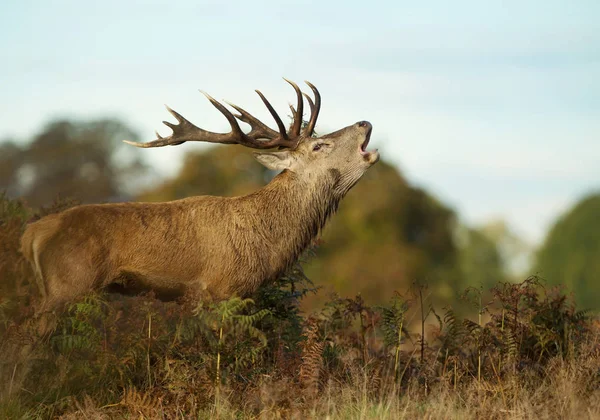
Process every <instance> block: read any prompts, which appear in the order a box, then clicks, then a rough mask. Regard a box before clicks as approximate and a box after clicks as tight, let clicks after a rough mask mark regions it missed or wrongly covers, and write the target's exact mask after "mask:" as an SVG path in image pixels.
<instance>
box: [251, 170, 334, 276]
mask: <svg viewBox="0 0 600 420" xmlns="http://www.w3.org/2000/svg"><path fill="white" fill-rule="evenodd" d="M339 180H340V176H339V172H338V171H335V170H331V171H328V172H327V173H326V174H324V175H320V176H302V177H300V176H298V175H297V174H295V173H294V172H291V171H288V170H285V171H283V172H282V173H280V174H279V175H277V176H276V177H275V178H274V179H273V180H272V181H271V182H270V183H269V184H268V185H267V186H265V187H264V188H262V189H260V190H258V191H256V192H255V193H253V194H250V195H248V196H246V197H244V199H245V200H248V203H249V204H251V207H254V217H253V218H252V222H251V225H252V227H251V228H252V229H253V230H254V234H255V235H258V237H259V238H260V239H258V238H257V237H256V236H254V239H258V240H255V241H254V246H255V247H259V248H256V252H257V253H258V252H261V254H260V255H261V257H262V259H263V261H265V264H268V266H266V267H264V268H265V269H266V270H265V271H266V272H265V273H264V274H265V275H266V278H264V280H269V279H273V278H275V277H277V276H278V275H280V274H282V272H283V271H285V270H286V269H287V268H289V267H290V266H291V265H292V264H293V263H294V262H295V261H296V260H297V258H298V257H299V256H300V254H301V253H302V251H304V250H305V249H306V248H307V246H308V245H309V244H310V243H311V241H312V240H313V239H314V238H315V237H316V236H317V234H318V233H319V231H320V230H321V229H322V228H323V226H324V225H325V222H326V221H327V219H328V218H329V216H331V215H332V214H333V213H334V212H335V211H336V210H337V207H338V204H339V202H340V200H341V199H342V197H343V196H344V195H345V191H344V192H343V193H342V194H340V191H339V188H338V191H336V187H337V186H338V183H339ZM250 214H253V213H250ZM265 257H266V258H265Z"/></svg>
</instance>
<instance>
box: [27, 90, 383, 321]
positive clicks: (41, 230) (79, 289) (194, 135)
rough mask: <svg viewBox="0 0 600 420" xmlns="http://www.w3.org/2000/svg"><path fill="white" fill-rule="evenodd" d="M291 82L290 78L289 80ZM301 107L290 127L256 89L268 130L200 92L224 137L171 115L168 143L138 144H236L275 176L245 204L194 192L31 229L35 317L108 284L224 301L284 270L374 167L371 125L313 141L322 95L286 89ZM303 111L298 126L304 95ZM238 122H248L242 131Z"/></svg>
mask: <svg viewBox="0 0 600 420" xmlns="http://www.w3.org/2000/svg"><path fill="white" fill-rule="evenodd" d="M286 81H287V80H286ZM287 82H288V83H290V84H291V85H292V87H293V88H294V90H295V91H296V95H297V100H298V104H297V106H296V108H294V107H293V106H291V105H290V108H291V110H292V116H293V121H292V124H291V126H290V128H289V130H287V131H286V128H285V126H284V124H283V122H282V121H281V118H280V117H279V116H278V115H277V113H276V112H275V110H274V109H273V107H272V106H271V104H270V103H269V101H267V99H266V98H265V96H264V95H263V94H262V93H261V92H260V91H258V90H257V91H256V92H257V93H258V95H259V96H260V98H261V99H262V101H263V102H264V104H265V106H266V107H267V109H268V110H269V112H270V113H271V115H272V116H273V118H274V119H275V122H276V123H277V127H278V130H277V131H275V130H273V129H271V128H269V127H268V126H267V125H265V124H264V123H262V122H261V121H259V120H258V119H257V118H255V117H253V116H252V115H251V114H249V113H248V112H246V111H245V110H243V109H242V108H240V107H238V106H236V105H233V104H229V105H230V106H231V107H232V108H234V109H235V110H236V111H237V112H238V113H239V114H237V115H234V114H232V113H231V112H230V111H229V110H228V109H227V108H226V107H225V106H223V105H222V104H221V103H219V102H217V101H216V100H215V99H213V98H212V97H211V96H209V95H208V94H206V93H204V95H206V97H207V98H208V100H209V101H210V102H211V103H212V105H214V107H215V108H217V109H218V110H219V111H220V112H221V113H222V114H223V115H224V116H225V118H227V120H228V121H229V124H230V125H231V131H230V132H229V133H214V132H210V131H206V130H203V129H201V128H199V127H196V126H195V125H194V124H192V123H191V122H189V121H188V120H186V119H185V118H184V117H182V116H181V115H180V114H178V113H177V112H175V111H173V110H172V109H170V108H168V107H167V109H168V110H169V112H170V113H171V114H172V115H173V116H174V117H175V119H176V120H177V121H178V124H172V123H170V122H166V121H165V122H164V124H165V125H167V126H168V127H170V128H171V129H172V131H173V132H172V134H171V135H170V136H168V137H161V136H160V135H158V133H157V136H158V138H157V139H156V140H154V141H151V142H148V143H134V142H129V141H126V143H128V144H131V145H133V146H137V147H161V146H167V145H178V144H182V143H185V142H186V141H203V142H210V143H223V144H241V145H243V146H247V147H251V148H254V149H273V148H278V150H276V151H268V152H267V151H263V152H255V157H256V159H257V160H258V161H259V162H260V163H262V164H263V165H264V166H266V167H267V168H269V169H272V170H275V171H281V173H279V174H278V175H277V176H275V177H274V178H273V180H272V181H271V182H270V183H269V184H267V185H266V186H265V187H263V188H261V189H259V190H258V191H255V192H253V193H251V194H249V195H246V196H241V197H213V196H198V197H189V198H185V199H182V200H177V201H171V202H165V203H113V204H90V205H81V206H77V207H73V208H71V209H69V210H66V211H64V212H62V213H58V214H53V215H49V216H46V217H44V218H42V219H40V220H39V221H36V222H34V223H32V224H30V225H29V226H28V227H27V229H26V230H25V233H24V234H23V238H22V243H21V246H22V248H21V249H22V252H23V254H24V255H25V257H26V258H27V260H29V262H30V263H31V265H32V267H33V269H34V270H35V274H36V278H37V282H38V286H39V289H40V293H41V295H42V304H41V305H40V307H39V308H38V313H41V312H45V311H50V310H52V309H54V308H56V307H57V305H59V304H62V303H64V302H67V301H69V300H71V299H73V298H75V297H77V296H80V295H82V294H85V293H86V292H89V291H91V290H94V289H100V288H103V287H106V286H109V285H112V284H116V285H120V286H122V287H124V288H128V287H130V288H133V289H136V290H138V289H143V290H152V291H154V292H155V293H156V294H157V295H158V296H160V295H161V294H164V295H165V296H169V297H175V296H186V297H188V298H191V299H201V298H204V297H209V298H212V299H224V298H228V297H230V296H232V295H234V294H235V295H240V296H247V295H249V294H252V293H253V292H254V291H256V290H257V288H258V287H259V286H260V285H261V284H263V283H264V282H266V281H269V280H272V279H275V278H276V277H277V276H279V275H280V274H282V273H283V272H284V271H285V270H286V269H287V268H288V267H289V266H290V265H291V264H292V263H293V262H294V261H295V260H296V259H297V258H298V256H299V254H300V253H301V252H302V251H303V250H304V249H305V248H306V247H307V246H308V245H309V243H310V242H311V240H312V239H313V238H314V237H315V236H316V235H317V234H318V232H319V231H320V229H321V228H323V226H324V224H325V222H326V221H327V219H328V217H329V216H330V215H331V214H332V213H333V212H334V211H335V210H336V208H337V206H338V203H339V201H340V200H341V199H342V197H344V195H345V194H346V193H347V192H348V191H349V190H350V188H352V186H354V184H356V182H357V181H358V180H359V179H360V178H361V176H362V175H363V174H364V173H365V171H366V170H367V169H368V168H369V167H370V166H371V165H373V164H374V163H376V162H377V161H378V160H379V154H378V152H377V151H376V150H375V151H371V152H369V151H366V147H367V144H368V143H369V138H370V135H371V128H372V126H371V124H370V123H368V122H366V121H360V122H357V123H356V124H353V125H350V126H348V127H346V128H342V129H341V130H338V131H335V132H333V133H330V134H327V135H325V136H322V137H318V138H317V137H313V130H314V128H315V124H316V121H317V117H318V115H319V108H320V106H321V98H320V95H319V92H318V91H317V89H316V88H315V87H314V86H313V85H312V84H310V83H308V82H306V83H307V85H308V86H309V87H310V88H311V89H312V91H313V93H314V102H313V100H312V99H311V98H310V97H309V96H308V95H306V94H303V93H302V92H301V91H300V88H299V87H298V86H297V85H296V84H295V83H293V82H290V81H287ZM302 95H304V96H306V99H307V101H308V104H309V105H310V110H311V116H310V120H309V121H308V123H307V124H306V126H304V128H303V127H302V125H303V121H302V115H303V113H302V112H303V96H302ZM236 119H237V120H240V121H242V122H244V123H246V124H248V125H249V126H250V131H249V132H247V133H245V132H243V131H242V129H241V128H240V126H239V124H238V122H237V121H236Z"/></svg>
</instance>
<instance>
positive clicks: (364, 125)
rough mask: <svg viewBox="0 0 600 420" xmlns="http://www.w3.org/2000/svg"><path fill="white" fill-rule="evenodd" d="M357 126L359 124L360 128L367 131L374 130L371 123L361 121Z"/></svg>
mask: <svg viewBox="0 0 600 420" xmlns="http://www.w3.org/2000/svg"><path fill="white" fill-rule="evenodd" d="M356 124H358V126H359V127H362V128H366V129H367V131H368V130H370V129H371V128H373V126H372V125H371V123H370V122H369V121H359V122H357V123H356Z"/></svg>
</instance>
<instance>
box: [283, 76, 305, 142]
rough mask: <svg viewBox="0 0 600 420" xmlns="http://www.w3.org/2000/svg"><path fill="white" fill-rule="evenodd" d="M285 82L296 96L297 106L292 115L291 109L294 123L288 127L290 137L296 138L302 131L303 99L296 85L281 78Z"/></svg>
mask: <svg viewBox="0 0 600 420" xmlns="http://www.w3.org/2000/svg"><path fill="white" fill-rule="evenodd" d="M283 80H285V81H286V82H288V83H289V84H290V85H292V87H293V88H294V90H295V91H296V96H297V98H298V106H297V107H296V112H295V113H294V108H292V107H291V106H290V108H292V114H293V117H294V121H293V122H292V126H291V127H290V137H292V138H296V137H298V136H300V130H301V129H302V116H303V114H304V109H303V108H304V99H303V98H302V91H301V90H300V88H299V87H298V85H297V84H296V83H294V82H292V81H291V80H288V79H286V78H285V77H284V78H283Z"/></svg>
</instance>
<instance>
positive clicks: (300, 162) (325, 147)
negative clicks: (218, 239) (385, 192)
mask: <svg viewBox="0 0 600 420" xmlns="http://www.w3.org/2000/svg"><path fill="white" fill-rule="evenodd" d="M284 80H285V81H286V82H288V83H289V84H290V85H292V87H293V88H294V90H295V91H296V96H297V107H296V108H294V107H293V106H292V105H290V109H291V111H292V117H293V121H292V124H291V126H290V128H289V129H288V130H286V128H285V125H284V124H283V121H282V120H281V118H280V117H279V115H278V114H277V112H276V111H275V109H274V108H273V106H272V105H271V104H270V103H269V101H268V100H267V98H266V97H265V96H264V95H263V94H262V93H261V92H260V91H259V90H256V93H257V94H258V95H259V96H260V98H261V99H262V101H263V102H264V104H265V106H266V107H267V109H268V110H269V112H270V113H271V115H272V116H273V118H274V119H275V123H276V124H277V128H278V130H277V131H275V130H273V129H271V128H270V127H268V126H267V125H265V124H264V123H262V122H261V121H259V120H258V119H257V118H255V117H254V116H252V115H251V114H250V113H248V112H247V111H245V110H244V109H242V108H240V107H239V106H237V105H234V104H231V103H227V104H228V105H229V106H231V107H232V108H233V109H235V110H236V111H237V112H238V114H233V113H231V112H230V111H229V110H228V109H227V108H226V107H225V106H224V105H223V104H221V103H220V102H218V101H217V100H215V99H214V98H213V97H211V96H210V95H208V94H207V93H205V92H202V93H203V94H204V95H205V96H206V97H207V98H208V100H209V101H210V102H211V104H213V106H214V107H215V108H217V109H218V110H219V111H220V112H221V113H222V114H223V115H224V116H225V118H226V119H227V121H228V122H229V124H230V125H231V131H230V132H229V133H214V132H210V131H206V130H203V129H201V128H199V127H196V126H195V125H194V124H192V123H191V122H189V121H188V120H187V119H185V118H184V117H183V116H181V115H180V114H179V113H177V112H176V111H174V110H172V109H171V108H169V107H168V106H167V110H168V111H169V112H170V113H171V114H172V115H173V116H174V117H175V119H177V121H178V124H172V123H170V122H168V121H163V123H164V124H165V125H166V126H167V127H169V128H171V129H172V130H173V133H172V134H171V135H170V136H168V137H162V136H160V135H159V134H158V132H157V133H156V135H157V139H156V140H154V141H151V142H148V143H137V142H131V141H125V142H126V143H128V144H131V145H133V146H136V147H143V148H147V147H162V146H174V145H179V144H182V143H185V142H187V141H202V142H209V143H222V144H241V145H243V146H247V147H250V148H253V149H273V148H278V149H279V150H277V151H269V152H256V153H254V155H255V157H256V159H257V160H258V161H259V162H260V163H261V164H263V165H264V166H266V167H267V168H269V169H272V170H276V171H281V170H285V169H287V170H289V171H291V172H294V173H296V174H298V175H300V176H303V177H311V178H315V179H317V178H319V176H320V175H331V174H332V173H333V174H334V175H335V176H336V178H337V179H338V182H337V185H336V191H337V193H339V194H340V195H343V194H345V193H346V192H347V191H348V190H349V189H350V188H351V187H352V186H353V185H354V184H355V183H356V182H357V181H358V180H359V179H360V178H361V176H362V175H363V174H364V172H365V171H366V170H367V169H368V168H369V167H370V166H371V165H373V164H374V163H376V162H377V161H378V160H379V153H378V152H377V150H374V151H367V150H366V147H367V145H368V143H369V139H370V137H371V131H372V125H371V124H370V123H369V122H367V121H360V122H357V123H356V124H353V125H350V126H348V127H345V128H343V129H341V130H338V131H335V132H333V133H330V134H327V135H324V136H321V137H314V129H315V125H316V122H317V118H318V116H319V111H320V108H321V95H320V94H319V91H318V90H317V88H316V87H315V86H314V85H312V84H311V83H309V82H306V84H307V85H308V86H309V87H310V88H311V90H312V91H313V93H314V97H315V99H314V102H313V100H312V99H311V97H310V96H308V95H307V94H305V93H302V92H301V90H300V88H299V87H298V85H296V84H295V83H294V82H291V81H289V80H287V79H284ZM303 96H304V97H306V99H307V101H308V104H309V106H310V111H311V115H310V119H309V121H308V122H307V123H306V124H305V126H304V127H303V118H302V117H303V107H304V101H303ZM238 120H239V121H242V122H244V123H246V124H248V125H249V126H250V131H249V132H248V133H244V132H243V131H242V129H241V128H240V125H239V123H238Z"/></svg>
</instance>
